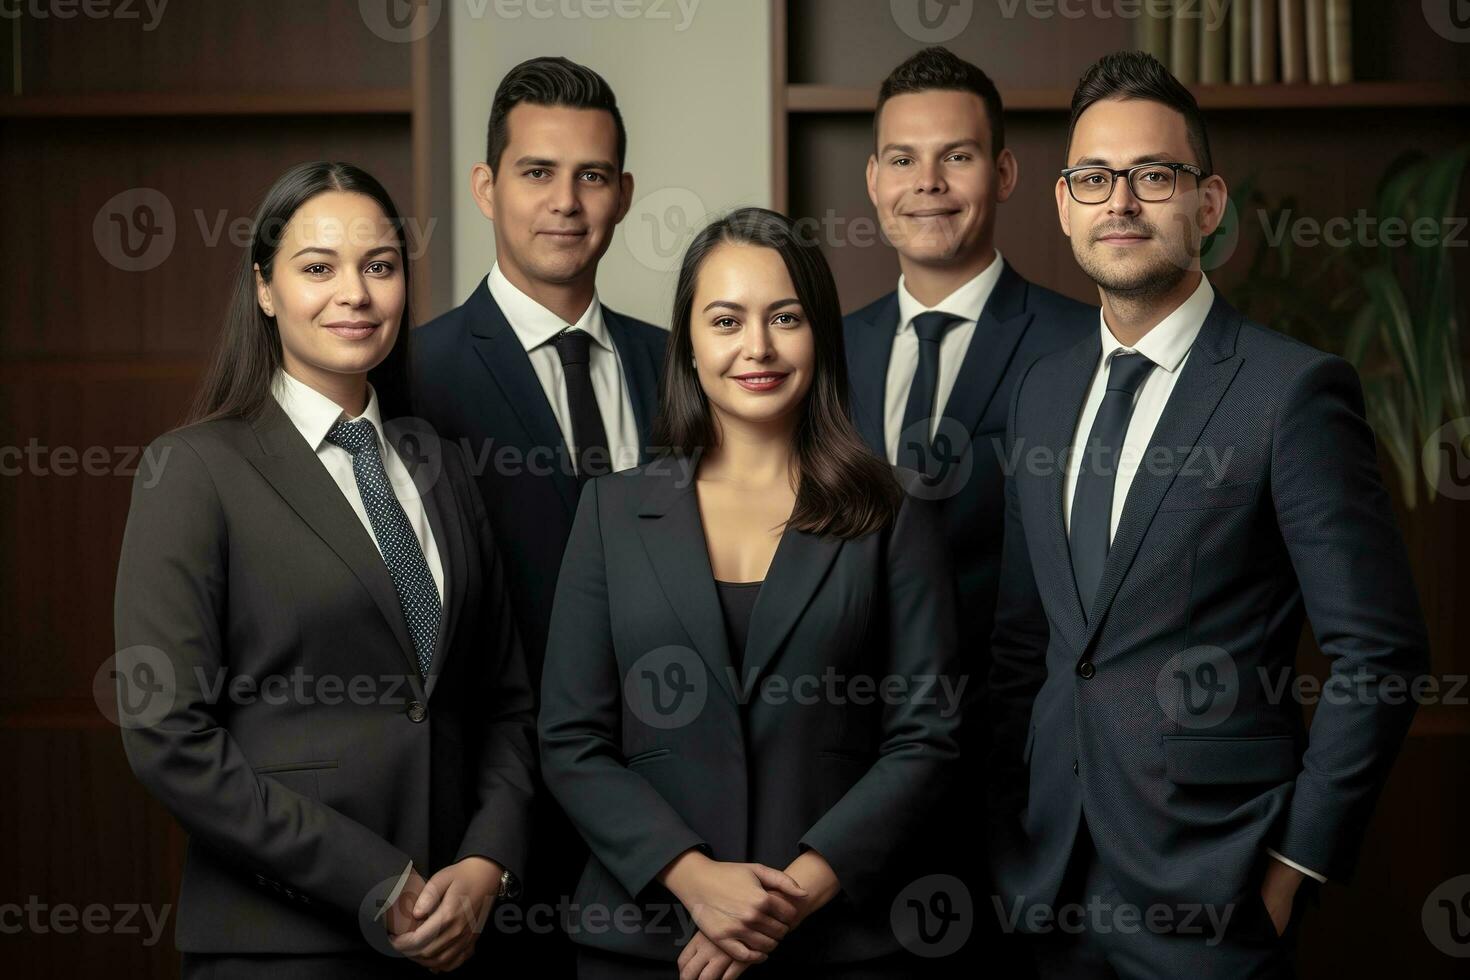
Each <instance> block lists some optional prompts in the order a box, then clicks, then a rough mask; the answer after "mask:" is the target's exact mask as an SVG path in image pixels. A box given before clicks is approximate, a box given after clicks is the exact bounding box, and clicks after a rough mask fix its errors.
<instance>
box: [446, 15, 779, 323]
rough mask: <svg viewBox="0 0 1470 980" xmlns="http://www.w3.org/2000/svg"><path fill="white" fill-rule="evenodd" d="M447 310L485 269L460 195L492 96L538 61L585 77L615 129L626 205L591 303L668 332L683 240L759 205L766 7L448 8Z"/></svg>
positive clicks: (468, 206)
mask: <svg viewBox="0 0 1470 980" xmlns="http://www.w3.org/2000/svg"><path fill="white" fill-rule="evenodd" d="M448 12H449V15H450V30H451V52H452V60H451V67H450V77H451V79H452V86H451V105H452V116H451V117H452V119H453V123H454V127H453V150H452V154H451V155H452V160H453V164H452V173H450V174H447V175H446V179H448V180H450V181H452V184H453V188H454V191H453V200H454V224H453V228H454V231H453V246H454V249H453V251H454V259H453V261H454V302H455V303H459V302H463V300H464V299H465V297H467V296H468V295H469V294H470V292H471V291H472V290H473V289H474V287H475V285H476V284H477V282H478V281H479V280H480V279H481V278H482V277H483V276H484V275H485V274H486V273H487V272H488V271H489V270H490V265H491V263H492V262H493V261H494V258H495V239H494V230H493V227H492V225H491V223H490V222H489V220H487V219H486V218H485V217H484V216H483V215H482V214H480V212H479V210H478V209H477V208H476V207H475V205H474V203H473V201H472V200H471V199H470V194H469V172H470V168H471V167H472V166H474V164H475V163H477V162H479V161H480V160H482V159H484V156H485V128H486V123H487V121H488V119H489V114H490V100H491V96H492V95H493V94H494V92H495V86H496V85H497V84H498V83H499V81H500V79H501V77H502V76H503V75H504V74H505V72H506V71H507V70H509V69H510V68H511V67H512V66H514V65H515V64H517V63H518V62H520V61H523V60H525V59H526V58H532V57H536V56H538V55H544V54H556V55H564V56H565V57H568V58H571V59H572V60H573V61H578V62H581V63H583V64H586V65H588V66H589V67H591V68H594V69H596V70H597V71H598V72H600V73H601V74H602V76H603V77H604V78H606V79H607V80H608V83H609V84H610V85H612V87H613V91H614V92H616V93H617V97H618V105H619V108H620V109H621V110H622V113H623V121H624V123H625V125H626V126H627V129H628V159H627V169H628V170H629V171H630V172H631V173H632V174H633V175H634V180H635V191H634V195H633V207H632V209H631V210H630V211H629V213H628V217H627V218H625V219H624V221H623V223H622V225H621V226H620V227H619V229H618V232H617V235H616V236H615V238H614V240H613V243H612V245H611V246H610V247H609V248H608V250H607V254H606V255H605V256H604V257H603V260H602V265H601V267H600V269H599V273H598V294H599V296H600V297H601V298H602V301H603V302H604V303H606V304H607V305H608V306H611V307H612V308H613V309H616V310H619V311H621V312H625V313H629V314H632V315H634V316H638V317H641V318H643V319H645V320H649V321H651V322H653V323H657V324H658V325H660V326H667V325H668V318H669V310H670V308H671V307H672V305H673V290H674V279H675V274H676V272H677V268H678V266H677V263H678V258H679V256H680V254H682V252H683V244H684V242H685V241H687V238H688V235H689V234H691V233H692V231H697V230H698V228H699V227H700V226H701V225H702V224H703V222H704V219H705V215H706V214H713V213H718V212H721V211H724V210H728V209H730V208H732V207H736V206H740V205H748V204H754V205H761V206H767V207H768V206H770V202H771V181H770V176H771V52H770V33H771V28H770V5H769V4H768V3H767V2H766V0H452V3H451V5H450V8H449V11H448Z"/></svg>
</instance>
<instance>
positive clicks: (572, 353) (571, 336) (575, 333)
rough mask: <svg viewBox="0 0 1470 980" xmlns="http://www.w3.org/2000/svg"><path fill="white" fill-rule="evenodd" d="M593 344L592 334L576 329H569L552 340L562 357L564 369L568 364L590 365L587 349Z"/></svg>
mask: <svg viewBox="0 0 1470 980" xmlns="http://www.w3.org/2000/svg"><path fill="white" fill-rule="evenodd" d="M591 342H592V335H591V334H589V333H588V332H587V331H585V330H578V329H576V328H575V327H568V328H567V329H566V330H563V331H562V332H561V333H559V334H557V335H556V336H555V337H553V338H551V343H552V345H553V346H555V347H556V353H557V354H558V356H560V357H561V363H562V366H563V367H565V366H566V365H568V364H586V363H588V353H587V349H588V345H589V344H590V343H591Z"/></svg>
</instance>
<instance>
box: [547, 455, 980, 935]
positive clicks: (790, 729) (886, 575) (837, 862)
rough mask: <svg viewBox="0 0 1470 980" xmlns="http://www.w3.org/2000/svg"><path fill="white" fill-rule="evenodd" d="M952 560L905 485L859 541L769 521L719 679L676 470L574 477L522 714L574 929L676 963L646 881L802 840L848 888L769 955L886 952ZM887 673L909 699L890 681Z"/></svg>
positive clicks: (672, 916)
mask: <svg viewBox="0 0 1470 980" xmlns="http://www.w3.org/2000/svg"><path fill="white" fill-rule="evenodd" d="M946 554H947V552H946V550H945V548H944V546H943V535H942V532H941V530H940V523H939V515H938V513H937V508H936V506H935V505H934V504H933V503H932V502H929V501H924V500H918V499H914V498H906V499H905V501H904V504H903V507H902V508H901V509H900V511H899V514H898V517H897V520H896V521H895V522H894V523H893V524H891V525H890V526H889V527H888V528H886V529H884V530H883V531H880V532H874V533H871V534H868V535H865V536H863V537H861V538H855V539H851V540H845V541H844V540H841V539H838V538H834V537H831V536H817V535H813V534H808V533H804V532H799V531H787V532H786V534H785V535H784V536H783V537H782V539H781V542H780V545H779V547H778V548H777V550H776V555H775V558H774V560H773V561H772V564H771V568H770V570H769V572H768V574H767V576H766V579H765V582H764V584H763V585H762V586H761V590H760V595H759V598H758V600H757V602H756V606H755V611H754V613H753V616H752V619H751V623H750V634H749V639H748V641H747V649H746V650H745V651H744V656H743V658H742V660H743V662H742V664H741V669H740V670H739V671H738V672H737V671H735V670H734V669H733V668H732V664H733V663H734V661H732V659H731V654H730V650H729V649H728V641H727V639H726V634H725V628H724V625H723V624H724V619H723V615H722V612H721V607H720V603H719V599H718V597H717V595H716V592H715V586H714V579H713V576H712V574H711V571H710V564H709V557H708V553H707V551H706V549H705V546H704V536H703V529H702V524H701V520H700V515H699V506H698V500H697V498H696V496H695V489H694V483H693V480H692V479H691V478H690V477H689V476H687V475H686V474H685V472H684V467H683V464H682V463H681V462H680V461H677V460H675V459H673V458H670V457H663V458H660V459H656V460H654V461H653V462H652V463H649V464H648V465H646V466H643V467H640V468H637V469H632V470H626V471H624V472H622V473H617V474H614V475H611V476H606V477H601V478H598V479H596V480H593V481H591V482H590V483H589V484H588V485H587V488H586V489H585V490H584V491H583V493H582V497H581V503H580V506H579V508H578V510H577V519H576V521H575V523H574V524H573V527H572V539H571V543H570V545H569V546H568V548H567V555H566V559H565V561H564V562H563V564H562V571H561V578H560V580H559V581H558V583H557V593H556V604H555V606H554V612H553V615H552V621H551V636H550V642H549V644H548V646H547V651H546V669H545V672H544V674H543V676H542V682H541V697H542V702H541V712H540V717H539V726H540V734H541V753H542V756H541V757H542V765H543V766H544V768H545V775H546V783H547V786H548V788H549V789H550V790H551V792H552V793H553V794H554V795H555V796H556V798H557V800H558V801H559V802H560V803H561V804H562V806H563V807H564V808H565V809H566V812H567V814H568V815H569V816H570V817H571V819H572V822H573V823H574V824H575V825H576V826H577V829H578V830H579V831H580V832H581V833H582V835H583V836H584V837H585V838H586V840H587V843H588V845H589V846H590V848H591V851H592V857H591V858H590V859H589V861H588V863H587V867H586V870H585V871H584V872H583V874H582V878H581V881H580V883H579V884H578V886H577V892H576V896H575V902H576V908H577V909H579V910H581V911H582V912H583V914H585V915H586V916H587V917H588V921H587V923H586V925H587V927H586V928H582V929H579V930H576V931H575V932H573V938H574V939H576V940H577V941H578V942H582V943H586V944H589V945H593V946H596V947H600V948H602V949H605V950H608V951H612V952H619V953H624V954H630V955H635V956H641V957H645V958H649V959H660V960H666V961H670V960H673V959H675V958H676V957H677V956H678V954H679V952H680V950H681V948H682V947H683V945H684V943H685V942H687V940H688V939H689V938H690V935H691V934H692V933H691V932H689V931H688V930H687V927H688V923H687V919H685V918H684V916H685V915H686V913H685V912H684V911H683V909H682V906H677V904H676V902H675V900H674V899H673V896H672V895H670V894H669V893H668V892H667V891H666V890H665V889H664V888H663V887H662V886H661V885H659V884H658V883H657V880H656V879H657V875H658V873H659V871H660V870H662V869H663V867H664V866H665V865H667V864H668V863H669V862H670V861H671V860H673V859H674V858H675V857H676V856H678V855H679V854H681V853H683V852H684V851H686V850H688V849H690V848H694V847H698V848H702V849H704V850H705V851H706V852H708V853H709V854H710V855H711V856H712V857H714V858H715V859H716V860H720V861H754V862H760V863H763V864H767V865H770V866H771V867H775V868H784V867H785V866H786V865H787V864H789V863H790V862H791V861H792V860H794V859H795V858H796V857H797V855H798V854H800V853H801V852H802V851H803V850H805V849H807V848H815V849H816V850H817V851H818V852H819V853H820V854H822V856H823V857H825V858H826V859H827V861H828V862H829V863H830V864H831V865H832V868H833V869H834V870H835V871H836V873H837V877H838V880H839V881H840V883H841V885H842V894H841V895H840V896H839V897H838V898H837V899H836V900H834V901H833V902H832V903H831V904H830V905H828V906H827V907H825V908H823V909H822V910H821V911H820V912H819V913H818V914H817V915H815V916H813V917H812V918H811V919H810V920H808V921H807V922H806V923H804V924H803V925H802V926H801V928H799V929H798V930H796V931H795V932H794V933H792V934H791V936H790V937H788V938H787V939H786V940H785V941H784V942H783V943H782V945H781V948H780V949H778V950H777V952H776V953H775V954H774V955H773V956H772V959H771V962H772V963H775V962H777V961H778V958H779V959H780V960H782V961H785V962H791V961H806V962H842V961H850V960H859V959H868V958H873V957H876V956H881V955H884V954H887V953H890V952H894V951H897V950H898V949H899V946H898V940H897V939H896V938H895V936H894V932H893V929H892V926H891V923H890V905H891V903H892V901H893V899H894V898H895V896H896V894H897V892H898V890H899V889H900V888H901V887H902V886H903V885H904V884H907V882H908V880H909V879H908V878H906V877H905V873H906V872H907V873H908V874H912V872H913V869H912V867H911V866H909V865H908V864H906V862H905V861H904V856H905V854H906V853H908V851H909V849H911V848H912V846H913V845H914V843H915V842H916V841H917V840H919V839H921V838H922V837H923V836H924V834H925V832H926V828H927V826H928V824H929V821H930V820H931V818H932V813H931V808H932V806H933V805H934V804H935V803H936V802H937V801H938V800H939V799H940V796H941V794H942V792H943V789H944V785H945V782H946V780H947V779H948V778H949V777H950V776H951V775H952V766H953V764H954V762H955V760H956V758H957V750H956V744H955V738H954V733H955V729H956V727H957V725H958V722H959V714H958V705H957V704H954V703H951V702H950V701H949V700H948V699H946V697H945V694H944V692H943V689H942V688H941V687H940V686H939V684H940V681H941V679H944V680H950V679H952V676H953V673H954V669H955V610H954V582H953V578H952V577H951V573H950V570H949V568H948V563H947V559H946ZM829 677H830V678H831V679H832V680H831V681H829V680H828V679H827V678H829ZM885 678H891V679H893V680H892V681H890V683H891V684H903V685H905V690H904V691H903V692H898V691H897V688H896V687H894V688H890V693H889V694H886V695H885V694H884V693H883V690H884V689H883V682H884V679H885ZM921 686H922V689H921ZM592 916H597V917H599V921H601V923H602V924H603V926H602V928H594V927H593V926H592V925H591V923H592ZM609 923H613V924H616V927H609V926H608V924H609Z"/></svg>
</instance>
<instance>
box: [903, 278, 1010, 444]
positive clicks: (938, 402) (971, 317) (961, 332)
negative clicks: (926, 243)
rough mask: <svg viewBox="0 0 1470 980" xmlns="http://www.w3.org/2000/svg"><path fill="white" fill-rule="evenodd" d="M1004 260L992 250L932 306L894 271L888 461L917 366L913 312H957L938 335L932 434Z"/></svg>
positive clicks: (917, 341) (931, 436)
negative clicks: (981, 264)
mask: <svg viewBox="0 0 1470 980" xmlns="http://www.w3.org/2000/svg"><path fill="white" fill-rule="evenodd" d="M1004 263H1005V260H1004V259H1003V258H1001V255H1000V252H996V253H995V258H994V259H992V260H991V262H990V264H989V265H988V266H986V267H985V270H984V271H983V272H981V273H980V274H979V275H977V276H976V277H975V278H973V279H971V280H970V281H969V282H967V283H965V284H964V285H963V286H961V287H960V288H958V289H956V290H955V291H954V292H952V293H950V294H949V295H948V296H946V297H944V299H942V300H940V301H939V302H938V303H936V304H934V305H933V306H925V305H924V304H923V303H920V302H919V301H918V300H916V299H914V297H913V295H912V294H910V293H909V291H908V287H907V286H906V285H904V281H903V276H899V277H898V332H897V333H895V334H894V335H893V349H892V351H891V352H890V353H889V355H888V377H887V380H886V382H885V384H884V387H883V444H884V446H886V447H887V449H888V462H890V463H897V462H898V448H899V447H898V440H899V438H900V437H901V436H902V434H903V413H904V409H906V408H907V407H908V402H909V389H910V388H912V387H913V386H914V372H915V371H916V370H917V369H918V367H919V335H918V333H917V332H916V331H915V330H914V317H916V316H918V315H919V314H920V313H928V312H930V311H931V310H938V311H940V312H943V313H948V314H950V315H951V316H956V317H959V318H960V322H959V323H956V324H955V325H954V326H952V327H950V328H949V329H948V330H947V331H945V334H944V337H943V338H942V339H941V340H940V341H939V377H938V379H937V380H936V383H935V386H934V407H935V412H934V415H933V417H932V418H931V419H930V421H929V438H930V439H933V438H934V433H935V432H936V431H938V429H939V420H940V418H941V417H943V415H944V406H945V405H946V404H947V403H948V402H949V396H950V393H951V392H952V391H954V385H955V379H956V378H958V377H959V375H960V365H961V364H963V363H964V360H965V354H966V352H968V351H969V349H970V341H971V340H972V339H974V336H975V326H976V324H977V323H978V322H979V320H980V314H981V312H982V311H983V310H984V309H985V304H986V303H987V302H988V301H989V300H990V294H991V293H992V292H994V291H995V284H996V283H997V282H999V281H1000V272H1001V269H1002V268H1004Z"/></svg>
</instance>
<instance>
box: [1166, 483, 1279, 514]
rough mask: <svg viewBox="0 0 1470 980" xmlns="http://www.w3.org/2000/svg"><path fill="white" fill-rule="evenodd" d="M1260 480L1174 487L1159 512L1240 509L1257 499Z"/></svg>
mask: <svg viewBox="0 0 1470 980" xmlns="http://www.w3.org/2000/svg"><path fill="white" fill-rule="evenodd" d="M1259 486H1260V481H1259V480H1245V481H1242V482H1240V483H1220V484H1216V485H1214V486H1210V485H1208V484H1204V483H1195V484H1189V485H1185V486H1177V485H1176V486H1174V487H1172V488H1170V490H1169V493H1168V494H1167V495H1166V496H1165V497H1164V500H1163V502H1162V503H1160V504H1159V510H1161V511H1170V510H1211V509H1215V508H1223V507H1239V506H1241V505H1242V504H1248V503H1250V502H1251V501H1252V500H1254V499H1256V490H1257V488H1258V487H1259Z"/></svg>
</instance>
